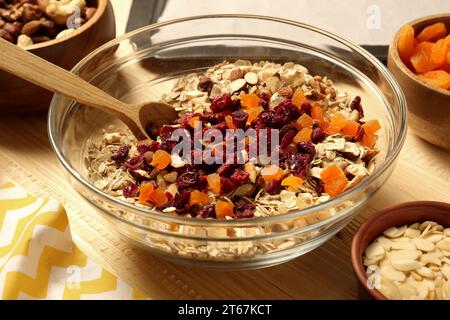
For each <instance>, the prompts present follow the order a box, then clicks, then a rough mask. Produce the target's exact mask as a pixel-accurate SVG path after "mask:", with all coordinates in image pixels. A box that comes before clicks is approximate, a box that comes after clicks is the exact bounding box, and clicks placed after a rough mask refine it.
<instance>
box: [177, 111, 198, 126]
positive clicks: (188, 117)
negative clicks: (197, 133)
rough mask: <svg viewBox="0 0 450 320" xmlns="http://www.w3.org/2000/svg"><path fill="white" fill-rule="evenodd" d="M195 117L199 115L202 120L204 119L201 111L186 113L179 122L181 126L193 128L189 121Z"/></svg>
mask: <svg viewBox="0 0 450 320" xmlns="http://www.w3.org/2000/svg"><path fill="white" fill-rule="evenodd" d="M194 117H198V118H199V119H200V120H202V119H203V116H202V115H201V114H199V113H186V114H185V115H183V116H182V117H181V118H180V119H178V123H179V124H181V126H182V127H183V128H185V129H191V126H190V124H189V121H190V120H191V119H192V118H194Z"/></svg>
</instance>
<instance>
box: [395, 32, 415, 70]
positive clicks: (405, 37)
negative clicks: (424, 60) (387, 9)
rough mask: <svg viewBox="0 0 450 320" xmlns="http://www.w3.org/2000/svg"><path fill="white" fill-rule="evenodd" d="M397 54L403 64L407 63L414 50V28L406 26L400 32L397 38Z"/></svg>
mask: <svg viewBox="0 0 450 320" xmlns="http://www.w3.org/2000/svg"><path fill="white" fill-rule="evenodd" d="M397 46H398V54H399V56H400V58H401V59H402V61H403V62H404V63H405V64H408V63H409V59H410V58H411V56H412V54H413V50H414V28H413V27H412V26H410V25H406V26H404V27H403V28H402V30H400V35H399V37H398V43H397Z"/></svg>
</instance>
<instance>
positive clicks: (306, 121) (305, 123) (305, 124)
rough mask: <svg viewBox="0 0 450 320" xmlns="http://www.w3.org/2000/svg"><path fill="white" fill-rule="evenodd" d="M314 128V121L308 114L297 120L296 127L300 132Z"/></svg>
mask: <svg viewBox="0 0 450 320" xmlns="http://www.w3.org/2000/svg"><path fill="white" fill-rule="evenodd" d="M312 126H313V119H312V118H311V117H310V116H309V115H307V114H306V113H304V114H302V115H301V116H300V117H299V118H298V119H297V121H295V127H296V128H297V129H298V130H301V129H303V128H312Z"/></svg>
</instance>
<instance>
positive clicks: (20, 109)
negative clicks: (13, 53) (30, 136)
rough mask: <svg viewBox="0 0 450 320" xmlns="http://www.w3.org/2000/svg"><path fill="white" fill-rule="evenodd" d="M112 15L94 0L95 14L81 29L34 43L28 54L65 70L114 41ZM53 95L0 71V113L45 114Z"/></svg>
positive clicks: (109, 8)
mask: <svg viewBox="0 0 450 320" xmlns="http://www.w3.org/2000/svg"><path fill="white" fill-rule="evenodd" d="M115 36H116V25H115V19H114V12H113V9H112V6H111V4H110V3H109V1H108V0H97V12H96V13H95V15H94V16H93V17H92V18H91V19H90V20H89V21H87V22H86V23H85V24H84V25H83V26H82V27H81V28H80V29H78V30H76V31H75V32H73V33H71V34H69V35H68V36H66V37H63V38H61V39H54V40H50V41H46V42H43V43H39V44H35V45H32V46H30V47H28V48H27V50H28V51H30V52H32V53H34V54H36V55H38V56H39V57H41V58H43V59H46V60H48V61H50V62H52V63H54V64H56V65H58V66H60V67H62V68H65V69H67V70H70V69H72V68H73V67H74V66H75V65H76V64H77V63H78V62H79V61H80V60H81V59H82V58H84V57H85V56H86V55H87V54H88V53H90V52H91V51H93V50H94V49H96V48H97V47H99V46H100V45H102V44H104V43H106V42H108V41H110V40H112V39H114V38H115ZM51 98H52V93H51V92H50V91H47V90H45V89H42V88H39V87H37V86H35V85H32V84H30V83H29V82H26V81H24V80H22V79H19V78H17V77H15V76H13V75H11V74H9V73H6V72H3V71H0V114H12V113H22V114H23V113H36V112H42V111H46V110H47V108H48V106H49V104H50V100H51Z"/></svg>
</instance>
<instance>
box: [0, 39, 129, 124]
mask: <svg viewBox="0 0 450 320" xmlns="http://www.w3.org/2000/svg"><path fill="white" fill-rule="evenodd" d="M0 69H2V70H4V71H6V72H9V73H12V74H14V75H15V76H17V77H19V78H22V79H24V80H27V81H29V82H31V83H33V84H35V85H37V86H39V87H43V88H45V89H48V90H50V91H53V92H56V93H59V94H61V95H63V96H65V97H67V98H71V99H73V100H75V101H78V102H80V103H82V104H86V105H89V106H92V107H96V108H98V109H101V110H103V111H105V112H108V113H113V114H114V115H115V116H117V117H119V118H120V119H122V120H130V119H126V118H129V117H128V116H127V114H129V113H130V105H127V104H125V103H123V102H121V101H119V100H117V99H116V98H114V97H112V96H110V95H109V94H107V93H106V92H104V91H103V90H100V89H99V88H97V87H95V86H93V85H92V84H90V83H88V82H87V81H85V80H83V79H81V78H80V77H78V76H76V75H75V74H73V73H70V72H69V71H67V70H65V69H63V68H60V67H59V66H57V65H54V64H52V63H50V62H48V61H46V60H44V59H42V58H40V57H38V56H36V55H34V54H32V53H30V52H28V51H25V50H23V49H21V48H19V47H17V46H15V45H13V44H11V43H9V42H7V41H6V40H3V39H1V38H0Z"/></svg>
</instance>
